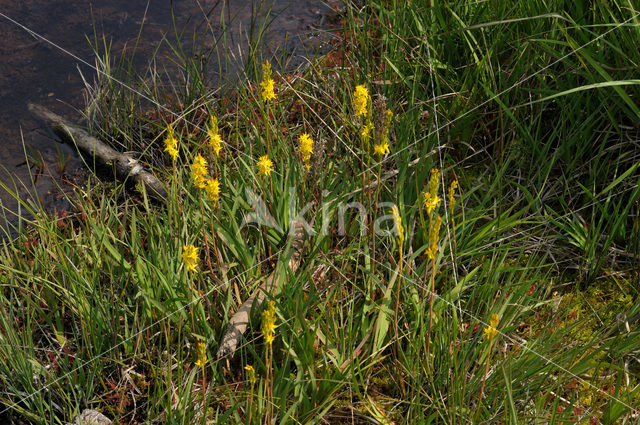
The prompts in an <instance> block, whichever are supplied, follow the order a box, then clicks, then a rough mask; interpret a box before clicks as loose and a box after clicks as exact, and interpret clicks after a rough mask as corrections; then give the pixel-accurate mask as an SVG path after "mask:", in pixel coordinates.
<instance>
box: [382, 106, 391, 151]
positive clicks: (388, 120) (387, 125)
mask: <svg viewBox="0 0 640 425" xmlns="http://www.w3.org/2000/svg"><path fill="white" fill-rule="evenodd" d="M392 118H393V112H391V110H390V109H387V113H386V119H385V122H384V127H382V133H381V134H380V144H381V145H383V144H388V143H389V129H390V128H391V119H392Z"/></svg>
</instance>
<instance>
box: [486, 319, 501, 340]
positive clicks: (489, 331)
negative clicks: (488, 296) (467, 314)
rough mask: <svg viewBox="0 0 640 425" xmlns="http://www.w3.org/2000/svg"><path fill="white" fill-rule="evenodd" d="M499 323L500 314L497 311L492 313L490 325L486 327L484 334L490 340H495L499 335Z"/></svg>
mask: <svg viewBox="0 0 640 425" xmlns="http://www.w3.org/2000/svg"><path fill="white" fill-rule="evenodd" d="M498 323H500V319H499V318H498V315H497V314H495V313H493V314H491V319H489V326H487V327H485V328H484V336H485V338H487V339H488V340H489V341H493V339H494V338H495V337H496V335H498V330H497V329H496V328H497V327H498Z"/></svg>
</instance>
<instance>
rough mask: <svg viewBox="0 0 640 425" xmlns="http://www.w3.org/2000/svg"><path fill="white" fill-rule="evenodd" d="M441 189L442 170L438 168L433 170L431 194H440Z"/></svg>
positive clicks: (430, 185) (430, 181)
mask: <svg viewBox="0 0 640 425" xmlns="http://www.w3.org/2000/svg"><path fill="white" fill-rule="evenodd" d="M439 187H440V170H438V169H437V168H432V169H431V176H430V177H429V193H431V194H432V195H437V194H438V188H439Z"/></svg>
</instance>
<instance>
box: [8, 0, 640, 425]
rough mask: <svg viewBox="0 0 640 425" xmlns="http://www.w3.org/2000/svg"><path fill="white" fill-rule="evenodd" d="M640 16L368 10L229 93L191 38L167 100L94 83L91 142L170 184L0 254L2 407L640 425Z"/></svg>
mask: <svg viewBox="0 0 640 425" xmlns="http://www.w3.org/2000/svg"><path fill="white" fill-rule="evenodd" d="M638 13H640V12H638V11H637V10H635V9H634V8H633V5H632V4H631V3H623V2H618V1H613V2H603V1H597V2H581V1H579V2H570V3H569V2H564V1H560V0H553V1H548V2H539V1H533V2H520V3H517V4H514V3H512V2H495V1H490V2H453V3H451V2H444V3H441V2H427V1H399V2H387V1H370V2H366V5H359V4H358V3H357V2H353V3H351V2H349V3H348V4H347V5H346V8H345V10H344V12H343V15H342V21H341V28H339V31H336V32H335V49H334V50H333V51H332V52H330V53H329V54H327V55H325V56H323V57H318V58H316V59H314V60H313V61H311V62H310V64H309V66H308V67H306V68H304V69H300V70H297V71H296V72H291V73H284V72H278V71H276V67H275V66H274V67H273V68H271V66H270V65H269V62H268V61H267V60H261V59H260V58H259V57H252V58H251V59H250V60H249V61H248V63H249V64H253V65H248V68H247V70H246V71H247V72H246V74H247V78H246V81H245V82H244V83H243V84H240V85H237V86H234V87H233V88H231V89H227V90H224V91H223V92H221V94H219V95H216V96H213V95H212V94H211V89H210V88H209V87H207V84H206V76H207V75H208V74H207V64H208V59H207V58H208V57H207V55H206V54H201V55H198V56H197V58H199V59H197V60H196V59H195V58H194V57H191V56H189V55H183V54H182V50H180V49H179V48H176V49H175V50H174V52H175V56H176V58H175V60H176V63H178V64H179V65H180V67H181V77H174V79H173V80H172V83H171V84H170V85H167V84H165V83H163V82H162V81H163V79H162V78H160V77H159V76H158V75H156V74H155V73H154V72H155V71H154V70H155V68H150V69H149V70H148V72H147V73H146V74H143V75H141V76H139V78H138V79H137V80H133V82H132V84H133V85H134V86H135V87H136V89H137V90H138V91H139V93H135V92H132V91H130V90H129V89H128V88H125V87H123V86H121V85H118V84H117V83H116V82H114V81H112V80H109V79H108V78H106V77H104V76H99V77H98V78H99V79H100V81H97V83H96V85H95V86H94V88H93V90H92V91H91V93H92V98H91V100H90V103H89V105H90V107H89V108H88V117H89V118H90V121H91V122H92V124H93V126H94V130H95V132H96V133H97V134H99V135H100V136H101V137H102V138H103V139H105V140H109V141H111V142H112V143H113V144H114V145H115V146H118V147H119V148H120V149H123V150H127V151H134V152H138V154H139V156H140V158H141V161H143V162H145V163H146V164H149V165H151V166H152V167H154V169H155V172H156V173H157V175H158V176H159V177H161V178H162V179H163V180H164V181H166V182H167V186H168V188H169V193H170V196H169V199H168V201H167V202H166V204H158V203H154V202H152V201H150V200H149V199H148V198H147V197H146V195H145V194H144V193H143V194H141V195H131V194H130V193H129V192H128V191H127V190H125V187H126V184H123V185H118V184H115V183H111V182H110V181H108V180H107V179H104V178H103V179H102V181H101V182H98V181H97V180H96V179H93V178H92V179H91V180H90V182H89V183H88V184H87V186H86V187H84V188H83V189H79V190H78V191H77V198H76V200H75V205H76V212H74V213H73V214H69V215H59V216H58V217H51V216H48V215H46V214H45V213H43V212H41V211H39V210H37V209H36V208H34V207H32V208H34V216H36V217H37V219H36V220H35V221H34V222H33V225H32V228H31V230H30V231H29V232H25V233H24V234H23V235H22V236H20V238H18V239H17V240H15V241H14V242H13V243H10V244H6V245H5V246H4V247H3V249H2V253H1V259H0V280H1V281H2V282H3V285H2V289H1V290H0V309H1V312H0V380H1V381H2V384H3V388H4V390H3V391H1V392H0V401H1V402H2V404H1V406H2V411H3V412H2V414H3V415H5V416H6V417H11V418H15V419H16V420H21V421H27V422H32V423H59V422H60V421H62V422H64V421H65V420H69V419H70V418H71V417H72V416H73V415H74V413H77V412H79V411H81V410H82V409H84V408H86V407H91V408H96V409H98V410H100V411H101V412H103V413H104V414H106V415H108V416H110V417H113V418H116V419H117V420H118V421H119V422H120V423H157V422H161V423H202V424H209V423H255V424H258V423H282V424H284V423H292V424H298V423H305V424H306V423H319V424H320V423H335V424H339V423H384V424H391V423H420V424H427V423H438V424H440V423H447V424H458V423H460V424H463V423H464V424H466V423H554V424H555V423H557V424H560V423H583V424H593V423H635V422H636V421H637V420H638V417H639V415H640V411H639V409H640V394H639V390H638V388H640V387H639V385H640V379H639V374H638V370H639V369H640V368H639V367H638V366H639V365H640V361H639V358H640V339H639V338H638V331H637V323H638V320H639V318H640V311H639V308H640V307H639V306H640V303H638V302H637V301H638V266H637V265H638V259H639V258H638V255H639V247H640V231H639V226H640V224H639V219H638V198H639V195H640V192H639V191H640V189H638V179H639V178H640V173H638V169H637V167H638V164H639V162H638V155H639V153H640V149H639V145H638V125H639V122H640V121H639V120H640V110H639V109H638V105H637V98H638V95H639V94H640V93H639V90H638V80H637V79H636V73H637V69H638V63H640V51H638V49H637V39H638V35H639V33H640V29H639V27H638ZM252 51H253V50H252ZM205 53H206V52H205ZM210 54H212V53H210ZM107 56H108V55H107ZM101 57H105V56H101ZM271 61H272V62H273V63H274V64H275V63H278V62H279V61H282V58H277V57H276V58H272V59H271ZM108 63H109V62H108V60H107V59H103V60H102V61H101V62H100V64H101V66H102V67H103V68H104V70H105V71H108V72H109V73H111V75H117V73H118V71H117V70H112V69H110V67H109V65H108ZM255 64H258V65H255ZM148 99H152V100H153V102H151V103H150V102H149V100H148ZM160 105H166V106H160ZM296 217H297V218H303V219H305V220H306V221H307V222H308V225H309V230H310V236H309V237H308V240H307V246H306V249H305V253H306V254H305V258H304V261H303V264H302V266H301V267H300V269H299V270H298V271H297V272H296V273H295V274H292V273H288V274H287V273H286V262H287V255H286V254H287V253H288V252H289V247H288V246H287V234H288V231H289V227H290V224H291V221H292V220H293V219H294V218H296ZM277 268H280V269H282V270H283V273H282V274H281V275H282V276H283V277H282V278H281V279H280V280H279V282H278V288H277V291H275V292H274V293H271V294H269V295H268V300H267V303H265V305H264V306H262V307H261V309H260V311H255V314H254V316H253V320H252V323H251V330H250V332H249V333H247V334H246V335H245V339H244V340H243V343H242V344H241V348H240V350H239V351H238V352H237V354H236V356H235V357H234V358H233V359H231V360H230V361H227V360H226V359H224V360H219V359H217V358H216V351H217V347H218V345H219V343H220V339H221V337H222V335H223V333H224V330H225V324H226V322H227V321H228V320H229V318H230V317H231V315H232V314H233V313H234V311H235V310H236V309H237V307H238V306H239V305H240V304H241V303H242V302H243V301H244V300H245V299H246V298H247V297H248V296H249V294H250V293H251V292H252V290H253V289H254V288H256V287H258V286H259V285H260V284H261V282H262V280H263V279H264V278H265V277H266V276H267V275H268V274H269V273H270V272H271V271H272V270H274V269H277Z"/></svg>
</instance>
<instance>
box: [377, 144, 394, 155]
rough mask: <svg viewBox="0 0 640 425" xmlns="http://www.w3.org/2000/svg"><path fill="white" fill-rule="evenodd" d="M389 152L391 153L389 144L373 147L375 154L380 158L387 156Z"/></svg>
mask: <svg viewBox="0 0 640 425" xmlns="http://www.w3.org/2000/svg"><path fill="white" fill-rule="evenodd" d="M389 152H390V151H389V143H380V144H379V145H375V146H374V147H373V153H374V154H376V155H378V156H380V157H383V156H385V155H386V154H388V153H389Z"/></svg>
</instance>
